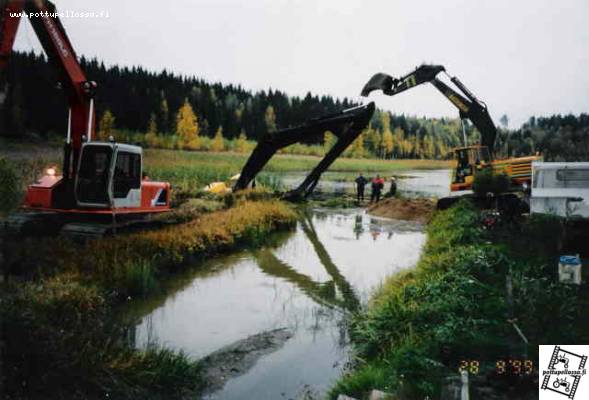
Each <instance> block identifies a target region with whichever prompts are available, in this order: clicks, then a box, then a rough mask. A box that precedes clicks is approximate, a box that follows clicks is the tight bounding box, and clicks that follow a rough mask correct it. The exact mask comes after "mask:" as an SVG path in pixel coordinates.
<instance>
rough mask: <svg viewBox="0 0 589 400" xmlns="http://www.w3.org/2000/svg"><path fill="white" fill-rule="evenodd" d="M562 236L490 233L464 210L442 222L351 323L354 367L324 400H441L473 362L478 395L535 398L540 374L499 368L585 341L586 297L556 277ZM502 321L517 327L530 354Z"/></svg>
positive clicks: (541, 225) (512, 228)
mask: <svg viewBox="0 0 589 400" xmlns="http://www.w3.org/2000/svg"><path fill="white" fill-rule="evenodd" d="M560 227H561V226H560V222H559V221H558V220H554V219H552V218H539V217H532V218H530V219H529V220H527V221H525V222H522V223H521V224H518V225H509V226H504V227H500V228H497V230H495V231H486V230H483V229H481V215H480V213H479V211H478V210H476V209H474V208H473V207H472V206H471V205H470V204H469V203H466V202H464V203H460V204H459V205H458V206H457V207H454V208H452V209H450V210H447V211H444V212H441V213H438V214H437V215H436V216H435V217H434V219H433V220H432V222H431V223H430V225H429V226H428V228H427V234H428V239H427V243H426V246H425V249H424V253H423V255H422V257H421V259H420V261H419V263H418V265H417V267H416V268H415V269H414V270H411V271H408V272H403V273H401V274H398V275H396V276H393V277H391V278H389V279H388V281H386V283H385V284H384V285H383V287H382V288H381V289H380V290H379V291H378V293H377V294H376V295H375V297H374V298H373V300H372V302H371V304H370V306H369V308H368V310H366V312H365V313H364V314H362V315H361V316H359V317H358V318H357V319H356V320H355V321H354V323H353V324H352V328H351V336H352V340H353V343H354V347H355V350H356V354H357V356H358V358H357V364H356V366H355V368H354V370H353V371H352V372H351V373H349V374H348V375H346V376H344V377H343V378H342V379H341V380H340V381H339V382H338V383H337V384H336V385H335V387H334V388H333V389H332V391H331V393H330V397H331V398H332V399H335V398H336V397H337V395H338V394H339V393H344V394H347V395H350V396H353V397H356V398H365V396H366V395H367V392H368V391H369V390H371V389H373V388H377V389H381V390H384V391H388V392H393V393H396V394H398V395H399V396H400V397H401V398H404V399H423V398H424V397H425V396H430V398H438V397H439V395H440V391H441V389H442V386H443V379H444V378H445V377H448V376H453V375H454V376H455V375H456V374H457V373H458V371H459V368H460V367H461V366H464V365H465V364H464V363H465V362H466V363H468V365H469V368H470V366H472V365H473V364H472V362H475V363H476V364H475V365H476V368H474V367H473V368H472V369H471V370H470V372H471V373H472V379H473V386H474V387H475V388H476V387H477V386H479V387H484V386H487V387H488V386H490V385H491V383H492V384H493V385H495V389H494V390H497V391H498V392H499V393H502V394H503V395H505V396H508V397H509V396H511V397H510V398H526V397H525V396H526V395H530V396H531V398H536V396H537V394H536V393H537V392H536V391H537V384H536V383H534V382H533V378H534V374H537V371H533V372H532V373H531V374H529V375H528V374H527V373H526V372H525V371H523V370H522V371H523V372H522V371H519V374H518V373H516V372H517V371H513V370H511V371H510V370H509V368H508V370H507V371H506V372H505V373H503V374H501V373H498V372H497V369H496V367H497V362H501V360H506V359H519V360H523V359H528V360H533V362H534V364H535V363H536V362H537V349H538V347H537V345H538V344H540V343H576V342H582V341H583V338H586V337H585V336H586V335H585V333H584V332H587V330H585V329H584V328H583V327H581V326H579V323H578V322H575V321H580V320H581V318H582V317H581V316H582V313H583V309H584V308H585V306H586V304H587V298H586V297H587V296H586V295H585V294H584V293H583V292H582V291H580V290H579V289H578V288H577V287H571V286H567V285H564V284H560V283H558V282H557V278H556V273H555V272H556V266H555V265H556V261H555V255H556V246H555V243H558V240H559V238H560V234H561V230H560ZM508 276H510V277H511V280H512V282H513V306H510V304H511V300H509V297H508V296H507V291H506V280H507V277H508ZM508 319H516V324H517V325H518V327H519V328H520V329H521V330H522V331H523V333H524V334H525V335H526V336H527V339H528V340H529V345H527V346H526V345H525V343H524V342H523V341H522V339H521V338H520V337H519V336H518V335H517V333H516V331H515V329H514V327H513V325H512V324H511V322H509V321H508ZM522 365H523V361H522ZM536 367H537V366H536ZM536 376H537V375H536ZM473 390H476V389H473ZM518 390H519V391H520V392H518ZM475 393H476V392H475ZM476 398H478V397H476ZM481 398H483V397H481Z"/></svg>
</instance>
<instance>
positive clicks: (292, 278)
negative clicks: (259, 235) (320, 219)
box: [256, 215, 360, 312]
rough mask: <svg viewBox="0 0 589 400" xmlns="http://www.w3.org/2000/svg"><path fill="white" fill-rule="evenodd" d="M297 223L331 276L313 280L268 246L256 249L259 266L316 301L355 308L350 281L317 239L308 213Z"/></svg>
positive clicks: (356, 298) (349, 309)
mask: <svg viewBox="0 0 589 400" xmlns="http://www.w3.org/2000/svg"><path fill="white" fill-rule="evenodd" d="M300 223H301V228H302V231H303V233H304V234H305V236H306V237H307V239H309V241H310V242H311V245H312V246H313V249H314V250H315V253H316V254H317V257H318V258H319V261H320V262H321V264H322V265H323V267H324V268H325V271H326V272H327V273H328V274H329V276H330V277H331V279H332V280H331V281H328V282H325V283H319V282H315V281H314V280H312V279H311V278H310V277H309V276H307V275H305V274H302V273H300V272H297V271H296V270H295V269H294V268H292V267H291V266H289V265H288V264H286V263H285V262H283V261H281V260H279V259H278V258H277V257H276V256H275V255H274V254H273V253H272V251H271V250H268V249H265V250H260V251H258V252H256V261H257V263H258V266H259V267H260V269H261V270H262V271H264V272H265V273H267V274H269V275H272V276H276V277H279V278H283V279H285V280H287V281H289V282H291V283H293V284H295V285H296V286H297V287H299V289H301V291H302V292H303V293H305V294H306V295H307V296H309V297H310V298H312V299H313V300H314V301H316V302H317V303H318V304H321V305H323V306H326V307H336V308H339V309H342V310H347V311H350V312H355V311H358V309H359V308H360V300H359V299H358V297H357V295H356V292H355V291H354V288H353V287H352V285H350V283H349V282H348V281H347V280H346V278H345V277H344V276H343V275H342V274H341V272H340V271H339V269H338V268H337V266H336V265H335V264H334V263H333V261H332V259H331V257H330V256H329V253H327V250H326V249H325V247H324V246H323V244H322V243H321V241H320V240H319V236H318V235H317V232H316V231H315V227H314V226H313V221H312V219H311V217H310V216H309V215H306V216H305V218H303V219H302V220H301V222H300ZM338 293H339V294H341V298H340V297H339V296H338Z"/></svg>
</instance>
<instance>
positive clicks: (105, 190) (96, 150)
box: [75, 142, 142, 208]
mask: <svg viewBox="0 0 589 400" xmlns="http://www.w3.org/2000/svg"><path fill="white" fill-rule="evenodd" d="M141 159H142V149H141V147H138V146H131V145H127V144H119V143H105V142H90V143H85V144H84V145H83V146H82V152H81V154H80V162H79V164H78V173H77V175H76V176H77V178H76V183H75V193H76V202H77V205H78V206H79V207H93V208H110V207H112V206H114V208H121V207H139V206H140V205H141V181H142V171H141Z"/></svg>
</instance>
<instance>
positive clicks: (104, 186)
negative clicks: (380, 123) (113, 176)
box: [76, 146, 112, 204]
mask: <svg viewBox="0 0 589 400" xmlns="http://www.w3.org/2000/svg"><path fill="white" fill-rule="evenodd" d="M111 157H112V148H111V147H108V146H87V147H84V149H83V150H82V157H81V158H80V167H79V174H78V183H77V187H76V194H77V197H78V200H79V201H81V202H83V203H95V204H97V203H100V204H103V203H107V202H108V178H109V176H108V175H109V170H110V160H111Z"/></svg>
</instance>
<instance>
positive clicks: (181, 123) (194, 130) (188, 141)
mask: <svg viewBox="0 0 589 400" xmlns="http://www.w3.org/2000/svg"><path fill="white" fill-rule="evenodd" d="M176 134H177V135H178V139H179V142H180V144H181V145H182V146H183V147H186V148H188V149H191V150H197V149H198V148H199V146H200V141H199V137H198V119H197V117H196V114H195V113H194V110H193V109H192V106H191V105H190V103H189V102H188V99H185V100H184V104H183V105H182V107H180V110H178V114H176Z"/></svg>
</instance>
